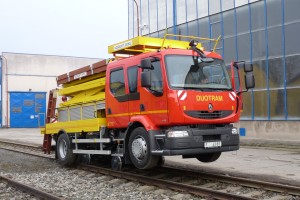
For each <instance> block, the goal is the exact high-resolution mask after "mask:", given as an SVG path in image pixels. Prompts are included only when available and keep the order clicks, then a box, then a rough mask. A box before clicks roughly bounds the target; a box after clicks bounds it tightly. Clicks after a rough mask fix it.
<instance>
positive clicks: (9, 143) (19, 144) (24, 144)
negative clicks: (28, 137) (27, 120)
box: [0, 140, 42, 149]
mask: <svg viewBox="0 0 300 200" xmlns="http://www.w3.org/2000/svg"><path fill="white" fill-rule="evenodd" d="M1 143H4V144H8V145H16V146H23V147H29V148H35V149H42V146H38V145H33V144H26V143H19V142H15V141H9V140H0V144H1Z"/></svg>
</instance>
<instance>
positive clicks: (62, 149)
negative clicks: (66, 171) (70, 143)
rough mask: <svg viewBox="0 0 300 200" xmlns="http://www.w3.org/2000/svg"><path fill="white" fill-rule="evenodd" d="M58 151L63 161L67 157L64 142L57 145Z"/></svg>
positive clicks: (65, 143)
mask: <svg viewBox="0 0 300 200" xmlns="http://www.w3.org/2000/svg"><path fill="white" fill-rule="evenodd" d="M58 148H59V149H58V151H59V155H60V157H61V158H62V159H65V158H66V156H67V148H68V147H67V142H66V141H65V140H62V141H61V142H60V143H59V147H58Z"/></svg>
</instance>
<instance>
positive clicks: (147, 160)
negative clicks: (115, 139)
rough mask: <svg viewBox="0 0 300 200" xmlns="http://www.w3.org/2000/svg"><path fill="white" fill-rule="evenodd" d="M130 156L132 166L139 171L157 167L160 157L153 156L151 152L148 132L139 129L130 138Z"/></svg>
mask: <svg viewBox="0 0 300 200" xmlns="http://www.w3.org/2000/svg"><path fill="white" fill-rule="evenodd" d="M128 150H129V156H130V160H131V162H132V164H133V165H134V166H135V167H136V168H139V169H150V168H152V167H155V166H157V163H158V161H159V158H160V157H159V156H153V155H151V152H150V139H149V135H148V132H147V131H146V130H145V129H144V128H142V127H138V128H136V129H134V130H133V131H132V133H131V135H130V137H129V143H128Z"/></svg>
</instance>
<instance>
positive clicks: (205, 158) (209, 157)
mask: <svg viewBox="0 0 300 200" xmlns="http://www.w3.org/2000/svg"><path fill="white" fill-rule="evenodd" d="M220 156H221V152H218V153H206V154H199V155H197V156H196V158H197V159H198V160H199V161H201V162H204V163H209V162H214V161H216V160H218V158H219V157H220Z"/></svg>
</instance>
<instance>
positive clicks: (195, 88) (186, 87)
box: [183, 86, 204, 91]
mask: <svg viewBox="0 0 300 200" xmlns="http://www.w3.org/2000/svg"><path fill="white" fill-rule="evenodd" d="M183 89H188V90H201V91H203V89H204V88H199V87H188V86H184V87H183Z"/></svg>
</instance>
